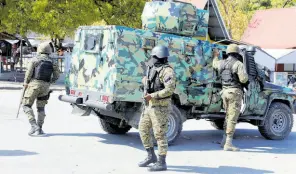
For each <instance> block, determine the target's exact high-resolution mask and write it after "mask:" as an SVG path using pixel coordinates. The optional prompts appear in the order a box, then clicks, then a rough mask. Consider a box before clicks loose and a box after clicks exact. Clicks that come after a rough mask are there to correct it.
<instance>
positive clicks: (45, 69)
mask: <svg viewBox="0 0 296 174" xmlns="http://www.w3.org/2000/svg"><path fill="white" fill-rule="evenodd" d="M52 73H53V64H52V62H51V61H41V62H40V63H39V64H38V65H37V66H36V67H35V70H34V75H33V77H34V79H37V80H42V81H45V82H50V80H51V75H52Z"/></svg>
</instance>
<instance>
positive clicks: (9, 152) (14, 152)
mask: <svg viewBox="0 0 296 174" xmlns="http://www.w3.org/2000/svg"><path fill="white" fill-rule="evenodd" d="M37 154H38V153H36V152H28V151H23V150H0V157H1V156H28V155H37Z"/></svg>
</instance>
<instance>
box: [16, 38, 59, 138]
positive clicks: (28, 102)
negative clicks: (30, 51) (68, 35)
mask: <svg viewBox="0 0 296 174" xmlns="http://www.w3.org/2000/svg"><path fill="white" fill-rule="evenodd" d="M52 50H53V46H52V45H51V43H48V42H45V43H41V44H40V45H39V46H38V48H37V56H36V57H35V58H33V59H32V60H31V61H30V63H29V65H28V67H27V71H26V75H25V79H24V88H25V89H26V91H25V94H24V97H23V102H22V103H23V110H24V112H25V114H26V115H27V116H28V119H29V122H30V124H31V126H32V128H31V130H30V131H29V133H28V134H29V135H30V136H32V135H42V134H44V132H43V130H42V125H43V123H44V118H45V110H44V107H45V105H46V104H47V100H48V99H49V92H50V91H49V87H50V84H51V83H55V81H56V80H58V78H59V68H58V65H57V64H56V63H53V62H52V60H51V59H49V55H50V54H51V53H52ZM36 99H37V103H36V106H37V113H38V120H37V123H36V120H35V116H34V112H33V109H32V105H33V104H34V101H35V100H36Z"/></svg>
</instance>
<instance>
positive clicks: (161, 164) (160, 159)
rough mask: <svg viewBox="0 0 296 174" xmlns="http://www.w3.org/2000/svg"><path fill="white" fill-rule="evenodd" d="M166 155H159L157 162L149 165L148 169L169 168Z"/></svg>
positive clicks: (160, 169) (161, 169) (162, 169)
mask: <svg viewBox="0 0 296 174" xmlns="http://www.w3.org/2000/svg"><path fill="white" fill-rule="evenodd" d="M165 157H166V155H159V157H158V160H157V162H156V163H155V164H154V165H153V166H151V167H149V169H148V170H149V171H151V172H154V171H164V170H167V165H166V162H165Z"/></svg>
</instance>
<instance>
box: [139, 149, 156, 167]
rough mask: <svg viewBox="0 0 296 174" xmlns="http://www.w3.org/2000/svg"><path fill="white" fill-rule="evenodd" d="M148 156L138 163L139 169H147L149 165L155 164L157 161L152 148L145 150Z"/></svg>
mask: <svg viewBox="0 0 296 174" xmlns="http://www.w3.org/2000/svg"><path fill="white" fill-rule="evenodd" d="M146 151H147V153H148V156H147V158H146V159H145V160H144V161H141V162H140V163H139V167H147V166H148V165H149V164H151V163H155V162H156V161H157V157H156V155H155V153H154V149H153V147H151V148H148V149H146Z"/></svg>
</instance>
